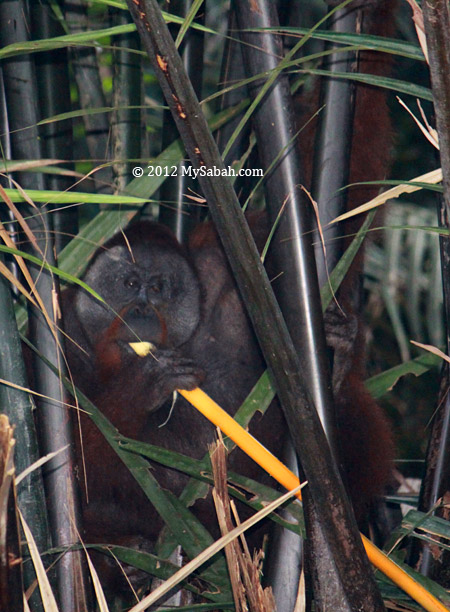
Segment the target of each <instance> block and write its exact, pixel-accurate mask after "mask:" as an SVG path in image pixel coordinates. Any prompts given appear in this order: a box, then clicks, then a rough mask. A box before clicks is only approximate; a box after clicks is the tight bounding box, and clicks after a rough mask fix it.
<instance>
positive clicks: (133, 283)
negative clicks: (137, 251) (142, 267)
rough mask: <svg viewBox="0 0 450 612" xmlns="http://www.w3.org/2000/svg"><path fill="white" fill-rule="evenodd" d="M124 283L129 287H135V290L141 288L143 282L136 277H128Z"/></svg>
mask: <svg viewBox="0 0 450 612" xmlns="http://www.w3.org/2000/svg"><path fill="white" fill-rule="evenodd" d="M124 285H125V287H127V288H128V289H134V290H138V289H139V288H140V286H141V284H140V282H139V281H138V279H137V278H134V277H130V278H126V279H125V280H124Z"/></svg>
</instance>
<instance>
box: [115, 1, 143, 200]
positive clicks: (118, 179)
mask: <svg viewBox="0 0 450 612" xmlns="http://www.w3.org/2000/svg"><path fill="white" fill-rule="evenodd" d="M129 20H130V16H129V14H128V13H126V12H125V11H122V10H119V9H111V25H124V24H126V23H128V22H129ZM113 45H114V51H113V70H114V72H113V106H114V107H115V108H116V110H115V111H114V114H113V122H112V133H111V139H112V150H113V159H114V162H113V166H112V169H113V176H114V193H120V192H123V191H124V190H125V188H126V186H127V184H128V183H129V182H130V181H131V180H132V178H133V175H132V173H131V170H132V168H133V166H134V165H136V162H134V163H133V161H130V160H133V159H134V160H136V159H139V157H140V156H141V111H140V109H139V106H140V105H141V100H142V96H141V58H140V56H138V55H136V54H135V53H130V51H128V49H139V36H138V35H137V34H136V32H132V33H130V34H122V35H121V36H115V37H114V39H113ZM130 107H134V108H130Z"/></svg>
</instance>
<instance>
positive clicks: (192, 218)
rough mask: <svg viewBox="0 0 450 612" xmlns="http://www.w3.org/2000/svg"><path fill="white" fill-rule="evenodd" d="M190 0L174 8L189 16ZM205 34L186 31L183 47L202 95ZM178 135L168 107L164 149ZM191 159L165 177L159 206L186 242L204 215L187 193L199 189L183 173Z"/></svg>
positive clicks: (172, 8) (163, 218) (161, 214)
mask: <svg viewBox="0 0 450 612" xmlns="http://www.w3.org/2000/svg"><path fill="white" fill-rule="evenodd" d="M191 4H192V3H191V1H190V0H173V1H171V2H170V11H171V13H174V14H176V15H179V16H180V17H186V15H187V14H188V12H189V9H190V8H191ZM196 21H197V23H204V15H202V16H199V17H197V20H196ZM203 43H204V35H203V33H202V32H199V31H198V30H193V29H190V30H189V31H188V32H186V34H185V36H184V39H183V42H182V44H181V47H180V49H179V52H180V55H181V58H182V60H183V65H184V68H185V70H186V74H187V75H188V77H189V79H190V81H191V83H192V87H193V88H194V91H195V93H196V95H197V96H198V97H199V98H200V96H201V91H202V80H203V46H204V44H203ZM177 138H178V130H177V128H176V125H175V123H174V120H173V118H172V114H171V112H170V111H164V115H163V132H162V149H163V150H164V149H165V148H166V147H167V146H169V145H170V144H171V143H172V142H173V141H174V140H176V139H177ZM188 163H189V162H188V161H187V160H186V161H182V162H180V164H178V171H177V176H176V177H173V178H169V179H168V180H166V181H164V183H163V185H162V187H161V189H160V192H159V193H160V195H159V197H160V200H161V204H160V207H159V221H160V222H161V223H164V224H165V225H167V226H168V227H170V228H171V229H172V231H173V232H174V234H175V236H176V237H177V238H178V240H179V241H180V242H185V241H186V238H187V236H188V235H189V233H190V231H191V230H192V229H193V227H194V226H195V225H196V224H197V223H198V221H199V219H200V217H201V214H200V213H201V209H200V207H199V205H198V204H196V203H194V202H190V203H189V198H188V197H187V196H188V195H189V193H190V190H191V195H194V193H193V191H194V192H195V191H196V189H195V183H194V181H193V180H192V179H191V178H190V177H189V176H186V175H183V172H182V168H183V167H186V166H187V164H188Z"/></svg>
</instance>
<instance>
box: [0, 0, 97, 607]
mask: <svg viewBox="0 0 450 612" xmlns="http://www.w3.org/2000/svg"><path fill="white" fill-rule="evenodd" d="M0 11H1V13H0V22H1V26H0V27H1V31H0V34H1V39H2V43H3V44H8V43H12V42H18V41H23V40H27V39H28V30H27V28H28V27H29V25H30V18H29V15H28V11H27V7H26V4H25V3H24V2H22V1H21V0H11V1H7V2H2V3H0ZM3 74H4V81H5V93H6V105H7V111H8V121H9V128H10V130H11V151H12V156H13V158H14V159H40V158H42V150H41V146H40V138H39V133H38V130H37V127H36V125H37V122H38V121H39V119H40V118H41V117H40V116H39V114H38V97H37V84H36V77H35V67H34V64H33V62H32V60H31V58H30V57H29V56H22V57H19V58H11V59H10V60H6V61H5V62H4V63H3ZM30 126H31V127H30ZM23 128H26V129H23ZM15 178H16V179H17V181H18V183H19V184H20V185H21V186H22V187H23V188H25V189H27V188H28V189H45V187H46V184H45V181H44V178H43V175H42V174H38V173H26V172H22V173H17V176H16V177H15ZM23 213H24V216H25V217H27V223H28V226H29V228H30V230H31V231H32V232H33V234H34V236H35V238H36V245H37V252H38V255H39V256H40V257H41V258H45V259H46V260H47V262H48V263H51V264H54V263H55V261H54V249H53V227H52V219H51V215H49V214H48V209H47V208H46V207H45V206H43V207H41V208H31V207H27V208H26V209H25V208H24V209H23ZM27 248H28V249H29V250H32V247H31V245H28V247H27ZM30 272H31V274H32V277H33V280H34V282H35V287H36V291H37V292H38V293H39V295H40V296H41V298H42V301H43V304H44V307H45V309H46V311H47V313H48V316H49V319H50V320H51V324H52V326H53V329H50V327H49V325H48V324H47V321H46V320H45V317H44V316H43V314H42V312H41V311H40V309H39V308H37V307H34V306H32V305H31V306H30V308H29V311H28V314H29V336H30V338H31V339H32V341H33V343H34V345H35V346H36V347H37V348H38V350H39V352H40V353H41V354H42V355H44V356H45V357H47V358H48V359H49V360H50V361H52V362H54V363H58V364H60V365H61V367H62V369H64V367H63V365H62V353H61V347H62V342H61V336H60V334H59V333H58V332H57V331H56V329H57V327H56V326H57V323H58V321H57V317H56V313H55V312H54V296H55V292H56V291H57V285H56V283H55V280H54V279H53V277H52V276H51V274H49V273H48V272H46V271H45V270H42V269H40V268H39V267H37V266H30ZM30 362H31V363H30V369H32V378H33V383H34V387H35V389H37V390H38V391H39V392H40V393H41V394H42V396H43V397H45V398H49V399H40V400H39V402H37V406H38V409H37V411H36V412H37V414H36V418H37V421H38V432H39V437H40V446H41V452H42V454H48V453H50V452H53V451H60V450H61V449H62V448H64V447H66V446H67V445H68V444H69V447H68V448H66V450H65V451H63V452H60V453H59V454H58V455H57V456H56V457H55V458H54V459H52V460H51V461H49V462H47V463H46V464H45V467H44V468H43V474H44V484H45V487H46V493H47V499H48V506H47V509H48V514H49V521H50V529H51V537H52V544H53V546H69V545H72V544H73V543H74V542H76V541H77V540H78V535H77V524H78V521H77V508H76V505H77V504H76V495H75V491H74V489H75V486H74V478H73V471H72V469H73V461H72V451H71V447H70V442H71V440H72V437H71V427H70V424H71V420H70V415H69V413H68V411H67V410H66V409H65V408H64V399H65V394H64V390H63V388H62V385H61V383H60V380H59V377H58V376H57V375H55V374H54V373H53V372H52V371H51V370H49V368H48V367H47V366H46V365H45V364H44V363H43V361H42V360H41V359H40V358H39V357H38V356H35V355H33V356H32V358H31V359H30ZM41 550H42V549H41ZM80 559H81V557H80V553H68V554H66V555H64V556H63V557H62V559H61V560H60V562H59V563H58V564H57V566H56V576H57V591H58V595H59V598H60V605H61V607H62V608H63V609H64V610H65V611H66V612H72V611H73V612H78V610H84V609H86V608H87V605H86V602H85V600H84V594H83V582H82V571H81V563H80Z"/></svg>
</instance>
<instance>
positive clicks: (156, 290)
mask: <svg viewBox="0 0 450 612" xmlns="http://www.w3.org/2000/svg"><path fill="white" fill-rule="evenodd" d="M150 291H151V292H152V293H161V283H154V284H153V285H151V286H150Z"/></svg>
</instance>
